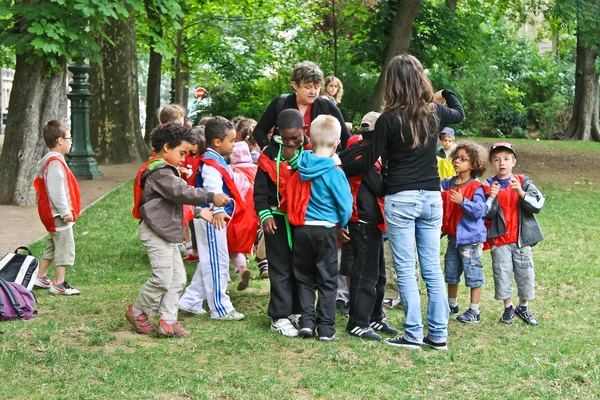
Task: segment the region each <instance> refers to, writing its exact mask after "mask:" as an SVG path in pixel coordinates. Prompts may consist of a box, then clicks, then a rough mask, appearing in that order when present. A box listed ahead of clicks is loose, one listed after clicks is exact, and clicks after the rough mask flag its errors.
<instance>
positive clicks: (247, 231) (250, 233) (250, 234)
mask: <svg viewBox="0 0 600 400" xmlns="http://www.w3.org/2000/svg"><path fill="white" fill-rule="evenodd" d="M256 169H257V167H256V166H252V167H241V168H240V167H235V166H233V167H232V170H233V171H234V172H238V173H242V174H244V175H245V176H246V178H248V181H249V182H250V188H249V189H248V192H246V196H245V197H244V200H245V202H246V209H247V210H253V209H254V180H255V178H256ZM258 222H259V219H258V215H257V214H256V213H254V212H252V213H248V215H246V216H245V217H244V218H243V219H240V220H238V221H237V222H236V223H235V224H229V226H228V227H227V248H228V250H229V251H230V252H238V253H244V254H248V253H250V252H251V251H252V247H253V246H254V242H256V230H257V228H258Z"/></svg>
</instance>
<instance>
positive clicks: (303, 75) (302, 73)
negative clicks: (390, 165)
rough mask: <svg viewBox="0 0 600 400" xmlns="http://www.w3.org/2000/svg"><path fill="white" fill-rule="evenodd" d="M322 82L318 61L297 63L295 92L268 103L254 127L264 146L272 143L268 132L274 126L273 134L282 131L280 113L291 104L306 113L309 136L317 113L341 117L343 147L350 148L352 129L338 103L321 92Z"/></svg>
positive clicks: (294, 75) (294, 83) (254, 134)
mask: <svg viewBox="0 0 600 400" xmlns="http://www.w3.org/2000/svg"><path fill="white" fill-rule="evenodd" d="M322 83H323V72H322V71H321V69H319V67H318V66H317V65H316V64H315V63H313V62H311V61H303V62H301V63H298V64H296V65H295V66H294V72H293V73H292V83H291V86H292V89H294V94H290V95H287V94H283V95H281V96H277V97H276V98H275V99H274V100H273V101H272V102H271V104H269V105H268V106H267V109H266V110H265V112H264V113H263V115H262V117H261V118H260V120H259V121H258V124H256V127H255V128H254V132H253V136H254V138H255V139H256V141H257V142H258V145H259V146H260V147H261V148H263V147H265V146H266V145H268V144H269V140H268V139H267V133H268V132H269V131H270V130H271V128H275V131H274V132H273V136H276V135H278V134H279V132H278V131H277V127H276V124H277V116H278V115H279V113H280V112H281V111H283V110H285V109H288V108H295V109H297V110H299V111H300V113H301V114H302V115H303V116H304V124H305V125H307V126H308V128H307V131H306V135H307V136H309V137H310V123H311V122H312V121H313V120H314V119H315V118H317V116H319V115H321V114H327V115H331V116H333V117H335V118H337V119H338V121H340V125H341V126H342V134H341V148H342V149H345V148H346V144H347V143H348V139H349V138H350V131H349V130H348V127H347V126H346V123H345V122H344V118H343V117H342V113H341V112H340V110H339V108H337V106H336V105H335V103H333V102H332V101H331V100H328V99H326V98H324V97H321V96H319V92H320V90H321V84H322Z"/></svg>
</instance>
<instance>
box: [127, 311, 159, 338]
mask: <svg viewBox="0 0 600 400" xmlns="http://www.w3.org/2000/svg"><path fill="white" fill-rule="evenodd" d="M125 318H127V321H129V322H131V324H132V325H133V326H134V327H135V331H136V332H137V333H139V334H141V335H149V334H151V333H155V332H156V327H155V326H154V325H152V322H150V320H149V319H148V315H147V314H146V313H145V312H142V313H141V314H140V315H138V316H137V317H136V316H135V315H133V304H130V305H129V307H128V308H127V312H126V313H125Z"/></svg>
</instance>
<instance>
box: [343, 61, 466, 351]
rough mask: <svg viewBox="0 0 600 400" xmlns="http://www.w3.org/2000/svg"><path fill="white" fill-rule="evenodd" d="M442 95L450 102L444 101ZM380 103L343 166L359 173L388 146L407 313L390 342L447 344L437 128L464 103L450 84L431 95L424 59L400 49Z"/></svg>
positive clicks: (391, 226) (393, 232) (390, 225)
mask: <svg viewBox="0 0 600 400" xmlns="http://www.w3.org/2000/svg"><path fill="white" fill-rule="evenodd" d="M432 100H436V101H437V102H433V101H432ZM444 100H445V102H446V104H447V105H443V104H441V103H443V102H444ZM383 111H384V113H383V114H382V115H381V116H380V117H379V119H378V120H377V123H376V125H375V133H374V135H373V141H372V142H371V145H370V146H369V148H368V149H367V151H366V152H365V154H364V155H363V157H362V159H361V160H357V161H354V162H352V163H350V164H348V165H345V166H344V169H345V171H346V173H347V174H348V175H355V174H358V173H361V172H362V171H365V170H366V169H367V168H368V167H369V166H371V165H373V164H374V163H375V161H376V160H377V159H378V158H379V156H380V155H381V153H382V152H383V151H384V150H386V151H387V156H388V180H387V197H386V200H385V220H386V224H387V229H388V237H389V240H390V246H391V250H392V255H393V258H394V264H395V266H396V272H397V274H398V288H399V289H400V294H401V298H402V305H403V309H404V313H405V315H406V319H405V321H404V334H403V335H401V336H399V337H397V338H395V339H387V340H386V342H387V343H388V344H389V345H392V346H398V347H404V348H410V349H420V348H421V346H422V345H423V344H424V345H427V346H429V347H432V348H435V349H441V350H445V349H447V346H446V338H447V336H448V316H449V309H448V299H447V297H446V291H445V287H444V279H443V277H442V271H441V268H440V259H439V257H440V231H441V225H442V198H441V194H440V180H439V175H438V170H437V163H436V158H435V154H436V136H437V132H438V131H439V126H440V124H456V123H459V122H461V121H462V120H463V119H464V111H463V109H462V106H461V105H460V102H459V101H458V99H457V98H456V95H455V94H454V93H452V92H451V91H449V90H442V91H440V92H438V93H436V94H435V95H434V93H433V90H432V87H431V83H430V82H429V79H428V78H427V77H426V76H425V73H424V71H423V67H422V66H421V63H420V62H419V60H417V59H416V58H415V57H413V56H409V55H401V56H397V57H395V58H394V59H393V60H392V61H391V62H390V64H389V66H388V68H387V71H386V89H385V95H384V105H383ZM415 242H416V245H417V252H418V255H419V261H420V265H421V275H422V277H423V280H424V281H425V284H426V286H427V294H428V297H429V303H428V307H427V324H428V335H427V336H425V337H424V336H423V323H422V318H421V304H420V297H419V288H418V284H417V280H416V277H415V255H414V254H415V253H414V245H415Z"/></svg>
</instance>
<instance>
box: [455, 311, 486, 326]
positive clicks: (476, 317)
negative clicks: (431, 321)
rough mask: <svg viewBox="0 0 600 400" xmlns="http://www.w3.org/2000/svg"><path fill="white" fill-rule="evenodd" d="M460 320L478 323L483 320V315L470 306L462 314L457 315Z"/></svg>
mask: <svg viewBox="0 0 600 400" xmlns="http://www.w3.org/2000/svg"><path fill="white" fill-rule="evenodd" d="M456 320H457V321H458V322H462V323H463V324H478V323H479V322H481V315H480V314H479V313H478V312H475V311H473V310H472V309H470V308H468V309H467V311H465V312H464V313H463V314H462V315H459V316H458V317H456Z"/></svg>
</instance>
